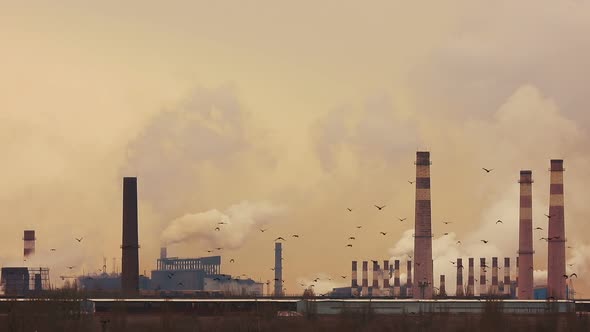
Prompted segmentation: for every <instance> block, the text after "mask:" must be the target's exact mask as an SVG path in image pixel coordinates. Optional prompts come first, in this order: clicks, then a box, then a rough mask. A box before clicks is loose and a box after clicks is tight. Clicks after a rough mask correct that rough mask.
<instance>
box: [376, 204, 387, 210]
mask: <svg viewBox="0 0 590 332" xmlns="http://www.w3.org/2000/svg"><path fill="white" fill-rule="evenodd" d="M375 207H376V208H378V209H379V211H381V210H383V208H384V207H385V205H383V206H379V205H375Z"/></svg>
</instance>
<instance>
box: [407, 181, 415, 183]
mask: <svg viewBox="0 0 590 332" xmlns="http://www.w3.org/2000/svg"><path fill="white" fill-rule="evenodd" d="M414 182H416V181H408V183H409V184H414Z"/></svg>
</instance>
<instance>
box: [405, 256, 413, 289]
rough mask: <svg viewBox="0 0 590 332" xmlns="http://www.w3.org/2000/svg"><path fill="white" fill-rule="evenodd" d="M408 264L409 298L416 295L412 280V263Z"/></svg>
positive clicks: (407, 282) (407, 283) (407, 286)
mask: <svg viewBox="0 0 590 332" xmlns="http://www.w3.org/2000/svg"><path fill="white" fill-rule="evenodd" d="M407 264H408V265H407V268H406V272H407V277H408V279H407V281H406V296H407V297H412V296H413V295H414V294H413V292H414V289H413V288H412V287H413V286H412V280H414V279H413V278H412V261H410V260H409V261H408V263H407Z"/></svg>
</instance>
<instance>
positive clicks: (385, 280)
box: [383, 259, 391, 292]
mask: <svg viewBox="0 0 590 332" xmlns="http://www.w3.org/2000/svg"><path fill="white" fill-rule="evenodd" d="M383 275H384V276H383V289H384V290H385V292H389V288H390V287H391V286H390V285H389V279H390V278H391V274H389V260H387V259H386V260H384V261H383Z"/></svg>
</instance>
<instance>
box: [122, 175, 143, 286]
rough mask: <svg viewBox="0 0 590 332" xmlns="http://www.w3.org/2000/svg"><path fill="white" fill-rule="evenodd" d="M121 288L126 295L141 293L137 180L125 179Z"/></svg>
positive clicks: (132, 178)
mask: <svg viewBox="0 0 590 332" xmlns="http://www.w3.org/2000/svg"><path fill="white" fill-rule="evenodd" d="M121 249H122V259H121V265H122V266H121V288H122V291H123V293H124V294H126V295H136V294H138V293H139V239H138V225H137V178H134V177H126V178H123V245H122V246H121Z"/></svg>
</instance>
